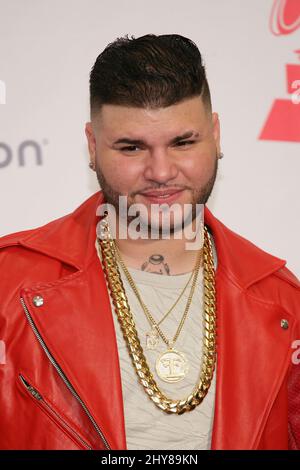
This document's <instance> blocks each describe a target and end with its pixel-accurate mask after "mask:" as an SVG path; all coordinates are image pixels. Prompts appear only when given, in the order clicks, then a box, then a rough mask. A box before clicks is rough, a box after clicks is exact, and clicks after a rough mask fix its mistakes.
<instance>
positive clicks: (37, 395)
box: [20, 375, 43, 400]
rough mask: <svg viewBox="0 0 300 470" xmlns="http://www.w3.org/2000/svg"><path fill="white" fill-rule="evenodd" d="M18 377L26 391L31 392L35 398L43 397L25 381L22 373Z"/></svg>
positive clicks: (40, 398)
mask: <svg viewBox="0 0 300 470" xmlns="http://www.w3.org/2000/svg"><path fill="white" fill-rule="evenodd" d="M20 379H21V381H22V382H23V384H24V385H25V387H26V388H27V390H28V392H29V393H31V395H33V396H34V398H36V399H37V400H42V399H43V397H42V395H40V394H39V392H38V391H37V390H36V389H35V388H33V387H32V385H29V383H28V382H26V380H25V379H24V377H23V376H22V375H20Z"/></svg>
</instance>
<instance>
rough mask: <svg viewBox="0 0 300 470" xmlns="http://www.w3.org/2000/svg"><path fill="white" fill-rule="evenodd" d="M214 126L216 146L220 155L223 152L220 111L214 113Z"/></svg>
mask: <svg viewBox="0 0 300 470" xmlns="http://www.w3.org/2000/svg"><path fill="white" fill-rule="evenodd" d="M212 126H213V135H214V139H215V143H216V148H217V152H218V155H219V153H220V152H221V148H220V121H219V115H218V113H212Z"/></svg>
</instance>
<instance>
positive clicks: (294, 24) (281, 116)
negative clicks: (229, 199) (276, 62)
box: [259, 0, 300, 142]
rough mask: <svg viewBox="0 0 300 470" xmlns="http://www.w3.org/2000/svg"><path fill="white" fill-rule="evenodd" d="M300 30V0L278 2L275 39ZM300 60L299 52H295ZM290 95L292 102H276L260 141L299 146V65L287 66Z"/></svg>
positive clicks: (274, 13) (273, 16)
mask: <svg viewBox="0 0 300 470" xmlns="http://www.w3.org/2000/svg"><path fill="white" fill-rule="evenodd" d="M298 28H300V0H275V1H274V5H273V8H272V12H271V18H270V29H271V31H272V33H273V34H275V35H276V36H281V35H286V34H291V33H294V32H295V31H296V30H297V29H298ZM295 52H296V54H297V57H298V60H300V49H299V50H296V51H295ZM286 82H287V92H288V94H290V95H291V98H290V99H280V98H278V99H276V100H275V101H274V103H273V105H272V108H271V111H270V113H269V116H268V118H267V121H266V123H265V125H264V128H263V130H262V132H261V134H260V136H259V138H260V139H261V140H281V141H289V142H300V64H286Z"/></svg>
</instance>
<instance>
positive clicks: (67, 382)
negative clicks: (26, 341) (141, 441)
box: [20, 297, 111, 449]
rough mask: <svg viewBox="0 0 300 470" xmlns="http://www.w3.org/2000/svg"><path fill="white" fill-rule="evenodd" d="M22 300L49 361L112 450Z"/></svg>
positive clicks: (105, 443) (29, 320) (22, 301)
mask: <svg viewBox="0 0 300 470" xmlns="http://www.w3.org/2000/svg"><path fill="white" fill-rule="evenodd" d="M20 300H21V304H22V307H23V309H24V312H25V315H26V317H27V320H28V322H29V324H30V326H31V328H32V330H33V332H34V334H35V336H36V337H37V339H38V342H39V343H40V345H41V346H42V348H43V350H44V351H45V353H46V355H47V357H48V359H49V361H50V362H51V364H52V365H53V366H54V367H55V369H56V370H57V372H58V374H59V376H60V377H61V379H62V380H63V382H64V383H65V384H66V386H67V387H68V389H69V390H70V392H71V393H72V395H73V397H74V398H76V400H77V401H78V402H79V403H80V405H81V406H82V408H83V410H84V412H85V413H86V415H87V416H88V418H89V419H90V421H91V422H92V424H93V426H94V428H95V429H96V431H97V433H98V434H99V436H100V437H101V439H102V441H103V442H104V445H105V447H106V448H107V449H111V448H110V446H109V444H108V442H107V440H106V439H105V437H104V435H103V433H102V431H101V429H100V428H99V426H98V424H97V423H96V421H95V420H94V418H93V416H92V415H91V413H90V412H89V410H88V409H87V407H86V405H85V403H84V402H83V401H82V399H81V398H80V396H79V395H78V393H77V392H76V390H75V389H74V387H73V385H72V384H71V382H70V381H69V380H68V379H67V377H66V375H65V373H64V372H63V370H62V369H61V367H60V366H59V365H58V364H57V362H56V361H55V359H54V358H53V356H52V355H51V353H50V351H49V350H48V348H47V346H46V344H45V342H44V340H43V338H42V337H41V335H40V333H39V331H38V329H37V327H36V326H35V324H34V321H33V319H32V318H31V315H30V313H29V311H28V308H27V306H26V304H25V302H24V299H23V297H21V298H20Z"/></svg>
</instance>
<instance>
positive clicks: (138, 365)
mask: <svg viewBox="0 0 300 470" xmlns="http://www.w3.org/2000/svg"><path fill="white" fill-rule="evenodd" d="M102 222H103V223H104V228H105V226H106V227H107V221H106V220H104V219H103V220H102ZM106 235H107V236H106V237H105V236H104V237H101V239H99V238H98V239H97V242H98V244H99V246H100V249H101V253H102V264H103V271H104V273H105V276H106V281H107V284H108V288H109V291H110V294H111V298H112V301H113V304H114V307H115V311H116V314H117V317H118V321H119V323H120V326H121V329H122V333H123V337H124V340H125V342H126V345H127V349H128V352H129V355H130V358H131V360H132V363H133V366H134V368H135V371H136V374H137V376H138V378H139V381H140V383H141V385H142V386H143V387H144V390H145V392H146V393H147V395H148V397H149V398H150V399H151V400H152V401H153V403H154V404H155V405H156V406H157V407H158V408H160V409H161V410H163V411H164V412H166V413H170V414H172V413H173V414H179V415H180V414H183V413H185V412H187V411H192V410H193V409H194V408H195V407H196V406H198V405H200V403H202V401H203V399H204V398H205V396H206V395H207V392H208V390H209V387H210V385H211V381H212V378H213V373H214V369H215V363H216V312H215V310H216V292H215V273H214V262H213V255H212V246H211V241H210V238H209V235H208V231H207V228H206V227H204V246H203V260H204V311H203V349H202V364H201V373H200V379H199V382H198V384H197V385H196V386H195V387H194V389H193V391H192V392H191V393H190V394H189V395H188V396H187V397H186V398H184V399H179V400H173V399H171V398H168V397H167V396H166V395H165V394H164V393H163V392H162V391H161V390H160V389H159V388H158V386H157V383H156V381H155V380H154V377H153V375H152V373H151V372H150V369H149V366H148V364H147V361H146V358H145V356H144V352H143V348H142V347H141V343H140V340H139V338H138V334H137V330H136V326H135V322H134V319H133V317H132V314H131V311H130V308H129V304H128V299H127V296H126V293H125V290H124V286H123V282H122V279H121V275H120V272H119V269H118V265H117V264H116V262H115V259H114V251H113V240H111V238H110V237H109V234H108V232H106Z"/></svg>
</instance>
